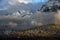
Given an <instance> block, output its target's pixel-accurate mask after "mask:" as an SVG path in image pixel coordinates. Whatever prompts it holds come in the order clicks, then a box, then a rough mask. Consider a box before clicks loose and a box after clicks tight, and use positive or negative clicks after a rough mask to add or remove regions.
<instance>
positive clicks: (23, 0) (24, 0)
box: [18, 0, 29, 4]
mask: <svg viewBox="0 0 60 40" xmlns="http://www.w3.org/2000/svg"><path fill="white" fill-rule="evenodd" d="M18 2H20V3H25V4H28V3H29V2H28V1H26V0H18Z"/></svg>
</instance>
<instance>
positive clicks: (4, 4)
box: [0, 0, 47, 10]
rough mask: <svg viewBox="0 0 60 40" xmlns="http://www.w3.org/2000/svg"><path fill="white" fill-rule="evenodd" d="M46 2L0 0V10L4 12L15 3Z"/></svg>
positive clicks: (36, 0) (37, 1)
mask: <svg viewBox="0 0 60 40" xmlns="http://www.w3.org/2000/svg"><path fill="white" fill-rule="evenodd" d="M46 1H47V0H0V10H6V9H7V8H8V7H9V5H15V4H16V3H17V2H19V3H24V4H28V3H39V2H46Z"/></svg>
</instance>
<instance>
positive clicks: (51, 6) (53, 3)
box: [40, 0, 60, 12]
mask: <svg viewBox="0 0 60 40" xmlns="http://www.w3.org/2000/svg"><path fill="white" fill-rule="evenodd" d="M58 9H59V10H60V0H49V1H48V2H47V3H45V4H44V5H43V6H42V7H41V9H40V11H43V12H56V11H57V10H58Z"/></svg>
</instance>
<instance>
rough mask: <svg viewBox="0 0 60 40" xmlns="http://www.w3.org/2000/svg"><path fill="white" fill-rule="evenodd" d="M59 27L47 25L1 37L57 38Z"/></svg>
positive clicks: (59, 34)
mask: <svg viewBox="0 0 60 40" xmlns="http://www.w3.org/2000/svg"><path fill="white" fill-rule="evenodd" d="M59 36H60V26H57V25H54V24H49V25H43V26H40V27H36V28H32V29H29V30H28V29H27V30H24V31H21V32H15V33H10V34H8V35H5V36H3V37H8V38H9V37H59Z"/></svg>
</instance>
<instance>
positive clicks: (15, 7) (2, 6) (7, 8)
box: [0, 0, 45, 16]
mask: <svg viewBox="0 0 60 40" xmlns="http://www.w3.org/2000/svg"><path fill="white" fill-rule="evenodd" d="M44 3H45V2H44ZM44 3H43V2H40V3H28V4H25V3H19V2H18V1H17V0H10V1H9V0H0V16H2V15H10V14H12V15H16V13H18V11H21V10H25V11H28V12H29V11H30V10H31V11H32V12H33V13H34V12H35V11H36V10H37V9H39V8H41V7H42V5H43V4H44ZM14 13H15V14H14Z"/></svg>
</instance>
